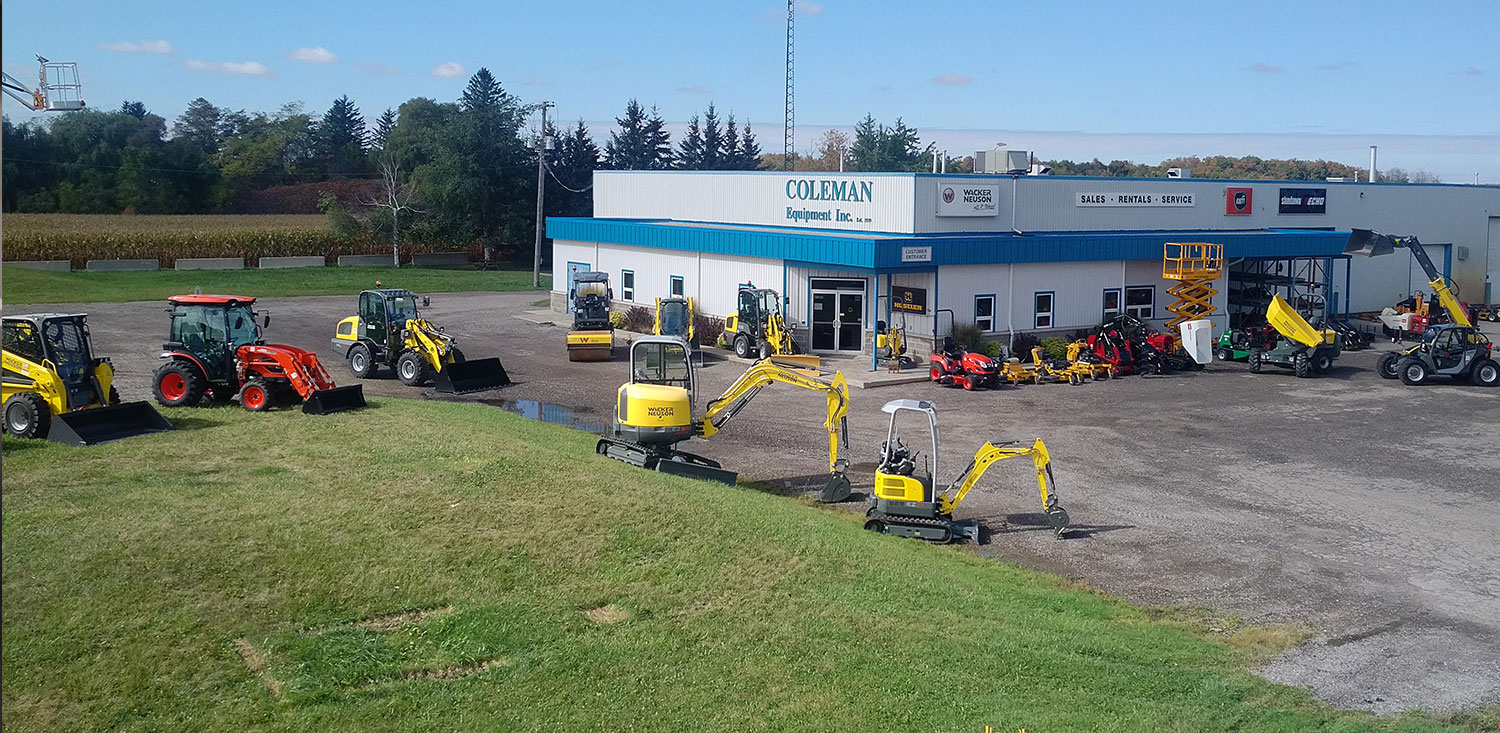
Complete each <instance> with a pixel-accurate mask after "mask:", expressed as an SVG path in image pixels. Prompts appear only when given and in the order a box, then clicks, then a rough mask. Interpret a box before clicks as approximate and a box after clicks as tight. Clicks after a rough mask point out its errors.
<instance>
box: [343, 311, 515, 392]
mask: <svg viewBox="0 0 1500 733" xmlns="http://www.w3.org/2000/svg"><path fill="white" fill-rule="evenodd" d="M422 305H424V306H426V305H431V301H430V300H429V299H427V298H423V299H422ZM332 345H333V348H334V350H335V351H337V352H339V353H340V354H343V355H344V359H345V361H346V362H348V364H349V371H350V372H352V373H353V374H354V376H356V377H359V378H360V379H371V378H374V377H375V375H376V374H378V373H379V371H380V367H382V366H389V367H391V368H392V369H393V370H395V372H396V378H397V379H400V380H401V383H402V384H405V385H406V386H408V387H418V386H421V385H423V384H426V383H427V382H428V381H429V380H430V381H431V382H432V385H433V387H434V388H436V389H437V391H439V392H446V393H452V394H468V393H470V392H483V391H485V390H490V389H498V388H500V387H504V386H505V385H507V384H510V375H509V374H506V372H505V366H504V365H502V364H501V363H500V360H499V359H498V358H493V357H492V358H488V359H474V360H472V361H470V360H467V359H465V358H464V352H463V351H461V350H460V349H459V348H458V342H457V340H456V339H454V338H453V337H452V336H449V335H448V334H446V333H444V332H443V329H442V328H441V327H439V326H434V325H432V324H431V323H429V322H428V321H427V319H425V318H422V317H421V315H420V314H419V313H418V312H417V294H416V293H413V292H412V291H410V290H401V289H391V288H388V289H384V290H366V291H364V292H362V293H360V294H359V315H355V316H350V317H348V318H345V319H344V320H342V321H339V323H338V326H337V327H336V328H335V330H334V334H333V342H332Z"/></svg>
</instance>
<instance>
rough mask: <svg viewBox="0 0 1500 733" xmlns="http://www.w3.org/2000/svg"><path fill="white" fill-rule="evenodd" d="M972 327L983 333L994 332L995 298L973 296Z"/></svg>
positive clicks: (991, 296)
mask: <svg viewBox="0 0 1500 733" xmlns="http://www.w3.org/2000/svg"><path fill="white" fill-rule="evenodd" d="M974 325H976V326H978V327H979V330H981V331H984V332H985V333H993V332H994V330H995V296H993V295H976V296H974Z"/></svg>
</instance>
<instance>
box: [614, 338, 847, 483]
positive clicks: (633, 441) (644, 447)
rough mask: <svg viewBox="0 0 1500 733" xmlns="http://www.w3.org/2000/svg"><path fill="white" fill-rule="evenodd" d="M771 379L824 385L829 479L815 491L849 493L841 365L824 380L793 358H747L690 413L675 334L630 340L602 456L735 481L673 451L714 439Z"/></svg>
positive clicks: (706, 462) (691, 390)
mask: <svg viewBox="0 0 1500 733" xmlns="http://www.w3.org/2000/svg"><path fill="white" fill-rule="evenodd" d="M772 382H782V383H784V384H790V385H792V386H793V387H800V388H802V389H808V390H812V391H814V392H822V393H823V394H824V396H825V397H826V403H827V410H828V413H827V414H828V417H827V419H825V420H824V422H823V425H824V427H825V428H826V429H827V430H828V472H829V478H828V482H827V483H826V484H824V486H823V488H822V489H820V490H819V491H817V492H816V493H814V495H813V496H814V498H815V499H816V500H817V501H820V502H829V503H832V502H840V501H843V500H845V499H847V498H849V492H850V488H849V479H848V477H847V476H845V471H846V469H847V468H848V463H849V462H848V461H847V460H845V459H843V458H839V446H840V445H842V446H843V447H844V448H846V449H847V448H848V440H849V438H848V428H847V425H846V424H845V420H846V418H847V416H848V414H849V385H848V383H847V382H845V381H844V375H843V373H841V372H834V374H833V378H832V379H830V380H826V381H825V380H823V379H821V378H817V377H812V376H808V374H807V370H805V369H804V368H802V367H801V365H799V364H789V363H784V362H781V361H780V360H778V359H776V358H774V357H773V358H770V359H761V360H759V361H757V362H755V364H753V365H752V366H751V367H750V368H749V369H748V370H746V372H745V373H744V374H742V375H740V377H739V378H738V379H736V380H735V382H734V384H732V385H730V386H729V388H728V389H726V390H725V391H724V393H723V394H722V395H719V396H718V397H716V398H714V399H713V400H710V401H709V402H708V404H707V406H706V407H705V409H704V411H703V414H702V415H701V416H699V417H697V418H694V417H693V402H694V398H695V394H696V388H695V382H694V374H693V363H692V360H691V359H689V358H688V353H687V349H686V348H684V346H683V344H682V342H681V341H679V340H677V339H675V338H672V337H669V336H645V337H642V338H639V339H636V340H635V342H634V343H632V344H631V345H630V381H629V382H628V383H626V384H624V385H621V386H620V389H619V391H618V393H617V396H616V398H615V410H614V413H615V415H614V422H613V424H612V426H611V428H610V433H609V435H608V436H606V437H604V438H600V439H599V443H598V444H597V446H596V450H597V451H598V452H599V453H600V454H601V455H606V456H609V457H610V458H614V459H617V460H621V461H625V462H626V463H630V464H633V465H636V466H641V467H643V468H647V469H650V470H653V471H660V472H662V473H671V474H677V475H680V476H690V477H692V478H698V479H703V480H707V481H718V482H720V483H725V484H730V485H733V484H734V482H735V480H736V479H737V478H738V474H736V473H735V472H734V471H728V470H725V469H724V468H723V467H722V466H721V465H720V464H719V463H718V462H717V461H714V460H712V459H709V458H704V457H703V456H699V455H695V454H692V453H688V452H686V451H682V450H679V449H678V448H677V444H678V443H681V442H683V441H686V440H688V439H690V438H694V437H699V438H712V437H713V436H714V435H717V434H718V432H719V431H720V430H721V429H723V427H724V425H725V424H726V423H728V422H729V420H730V419H732V418H733V417H734V416H735V415H737V414H739V411H740V410H742V409H744V407H745V406H746V405H747V404H749V403H750V400H752V399H754V398H755V395H756V394H758V393H759V392H760V390H761V389H763V388H765V386H766V385H768V384H771V383H772Z"/></svg>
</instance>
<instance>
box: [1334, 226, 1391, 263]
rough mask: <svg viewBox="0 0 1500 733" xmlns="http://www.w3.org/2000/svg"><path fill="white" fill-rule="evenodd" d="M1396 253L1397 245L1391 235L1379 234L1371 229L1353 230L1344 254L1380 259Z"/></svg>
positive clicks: (1350, 232)
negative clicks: (1382, 256)
mask: <svg viewBox="0 0 1500 733" xmlns="http://www.w3.org/2000/svg"><path fill="white" fill-rule="evenodd" d="M1395 251H1396V244H1395V242H1393V241H1391V238H1390V236H1389V235H1386V234H1377V233H1376V232H1374V231H1372V230H1370V229H1351V230H1350V231H1349V241H1348V243H1346V244H1345V245H1344V254H1346V255H1359V256H1361V257H1379V256H1380V255H1388V254H1390V253H1392V252H1395Z"/></svg>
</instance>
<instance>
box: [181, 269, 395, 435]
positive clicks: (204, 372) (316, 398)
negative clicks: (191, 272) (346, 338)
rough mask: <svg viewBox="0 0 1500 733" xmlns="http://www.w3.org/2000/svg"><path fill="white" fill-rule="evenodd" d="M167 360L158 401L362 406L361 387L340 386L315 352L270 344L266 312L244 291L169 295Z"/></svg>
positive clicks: (315, 408) (318, 408)
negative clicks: (264, 333)
mask: <svg viewBox="0 0 1500 733" xmlns="http://www.w3.org/2000/svg"><path fill="white" fill-rule="evenodd" d="M167 304H168V305H169V306H170V307H169V308H168V309H167V313H169V314H170V316H171V325H170V326H168V327H167V343H165V344H162V353H161V358H162V359H164V360H165V362H164V363H163V364H162V365H161V366H159V367H157V368H156V374H154V375H153V376H152V378H151V385H152V391H153V392H154V393H155V395H156V401H157V402H160V403H161V404H163V405H166V406H167V407H192V406H194V405H197V404H198V403H199V402H200V401H202V399H203V398H204V397H205V396H206V397H208V398H209V399H211V400H213V401H215V402H228V401H230V400H231V399H234V398H235V397H236V396H238V397H239V399H240V406H241V407H244V408H245V409H246V410H251V411H253V412H261V411H264V410H269V409H271V408H272V407H275V406H276V404H277V403H281V402H296V401H301V402H302V411H303V412H305V413H307V414H310V415H327V414H330V413H334V412H344V411H346V410H357V409H359V408H361V407H364V406H365V395H364V388H363V387H361V386H359V385H357V384H356V385H353V386H349V387H339V386H337V385H335V384H334V383H333V378H332V377H330V376H328V372H327V371H325V370H324V369H323V365H322V364H321V363H320V362H319V361H318V356H317V355H316V354H314V353H312V352H311V351H304V350H302V349H299V348H297V347H295V346H285V345H281V344H267V343H266V342H265V341H264V340H262V339H261V333H260V328H261V327H262V326H270V324H271V316H270V314H269V313H256V312H255V298H252V297H249V296H243V295H205V294H194V295H174V296H172V297H170V298H167Z"/></svg>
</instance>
